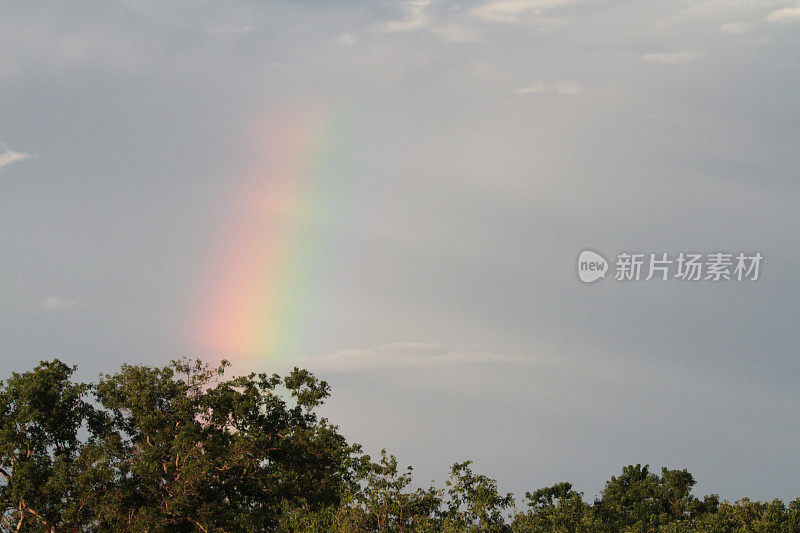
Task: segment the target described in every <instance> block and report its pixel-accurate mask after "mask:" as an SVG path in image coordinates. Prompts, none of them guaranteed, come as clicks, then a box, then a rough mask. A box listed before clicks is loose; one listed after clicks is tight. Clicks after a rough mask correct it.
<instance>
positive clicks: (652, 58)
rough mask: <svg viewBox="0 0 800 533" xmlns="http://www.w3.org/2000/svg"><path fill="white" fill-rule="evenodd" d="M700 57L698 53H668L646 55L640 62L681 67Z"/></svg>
mask: <svg viewBox="0 0 800 533" xmlns="http://www.w3.org/2000/svg"><path fill="white" fill-rule="evenodd" d="M698 57H700V54H699V53H697V52H667V53H656V54H645V55H643V56H642V57H641V58H640V61H644V62H645V63H662V64H665V65H680V64H683V63H688V62H689V61H691V60H693V59H697V58H698Z"/></svg>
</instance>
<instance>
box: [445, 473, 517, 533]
mask: <svg viewBox="0 0 800 533" xmlns="http://www.w3.org/2000/svg"><path fill="white" fill-rule="evenodd" d="M471 464H472V461H465V462H463V463H455V464H454V465H453V467H452V468H451V469H450V480H449V481H447V482H446V485H447V486H448V487H449V489H448V490H447V493H448V494H449V496H450V501H449V502H448V509H447V512H446V520H445V530H451V531H491V532H503V531H510V528H509V526H508V525H507V524H506V523H505V518H504V516H503V511H504V510H505V509H508V508H510V507H513V505H514V496H513V494H511V493H510V492H509V493H508V494H506V495H501V494H500V493H499V492H498V490H497V482H496V481H495V480H494V479H490V478H488V477H486V476H484V475H476V474H473V473H472V469H471V468H470V465H471Z"/></svg>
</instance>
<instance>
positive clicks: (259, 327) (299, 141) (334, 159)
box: [193, 104, 347, 362]
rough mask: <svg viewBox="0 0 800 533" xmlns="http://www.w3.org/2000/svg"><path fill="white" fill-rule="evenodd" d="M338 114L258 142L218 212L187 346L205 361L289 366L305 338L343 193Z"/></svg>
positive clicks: (311, 113) (303, 113)
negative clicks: (286, 361) (268, 361)
mask: <svg viewBox="0 0 800 533" xmlns="http://www.w3.org/2000/svg"><path fill="white" fill-rule="evenodd" d="M341 115H342V114H341V113H335V112H332V111H330V110H329V109H326V108H324V107H323V106H321V105H309V104H306V105H304V106H302V107H299V108H298V109H294V110H292V111H289V112H283V113H282V114H273V115H272V116H271V117H270V118H269V119H268V120H266V121H264V122H263V123H262V124H261V125H260V126H259V127H258V128H256V130H257V131H256V133H255V135H254V138H255V139H256V141H255V143H254V144H255V147H254V152H255V153H256V154H257V155H256V156H255V158H254V162H253V163H252V169H251V170H249V171H248V172H247V173H246V174H247V177H246V178H245V179H244V180H242V181H241V183H240V184H239V186H238V187H237V188H236V190H235V191H234V192H233V194H232V195H231V196H230V198H229V200H227V201H225V202H224V203H225V204H227V205H225V206H224V212H225V213H226V216H227V217H228V221H227V222H226V223H224V225H223V227H224V229H223V230H222V231H220V232H218V235H217V240H218V242H217V244H216V245H215V246H214V247H213V248H214V249H215V251H214V252H213V257H214V259H213V260H212V264H213V266H212V268H210V269H209V271H208V273H207V280H206V282H205V283H204V285H203V289H202V290H201V298H200V305H199V306H198V307H199V309H200V316H199V317H198V319H197V320H196V324H197V327H196V331H195V332H194V333H193V336H194V337H195V338H196V340H197V341H198V343H199V345H200V348H201V351H202V352H205V353H209V354H213V356H215V357H225V358H228V359H232V360H234V361H240V362H252V361H254V360H255V361H257V360H261V359H264V358H273V357H294V356H296V355H298V353H297V352H298V350H299V349H300V344H302V343H303V342H306V341H307V340H308V339H309V337H310V336H311V335H312V334H313V333H315V332H310V331H307V329H308V328H307V323H308V318H309V317H308V314H309V312H310V307H311V297H312V294H313V292H314V287H315V286H317V285H318V282H319V277H320V274H321V271H322V267H323V265H321V259H322V256H323V255H324V252H325V250H324V248H325V243H326V242H327V241H328V239H327V237H328V236H329V235H328V233H329V232H330V231H332V224H331V222H332V220H333V218H334V217H335V215H336V211H337V204H338V200H337V199H338V198H341V195H342V194H344V193H345V191H344V187H343V186H342V181H343V180H344V178H345V177H346V174H345V171H344V170H345V167H346V164H347V160H346V155H345V154H344V150H342V148H341V143H342V141H341V139H342V138H343V137H345V135H343V132H342V128H341V120H340V118H341Z"/></svg>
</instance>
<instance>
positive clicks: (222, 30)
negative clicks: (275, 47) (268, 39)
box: [211, 24, 255, 35]
mask: <svg viewBox="0 0 800 533" xmlns="http://www.w3.org/2000/svg"><path fill="white" fill-rule="evenodd" d="M254 29H255V26H253V25H252V24H248V25H241V24H225V25H223V26H219V27H218V28H214V29H212V30H211V33H215V34H219V35H243V34H246V33H250V32H252V31H253V30H254Z"/></svg>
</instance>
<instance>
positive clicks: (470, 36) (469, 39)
mask: <svg viewBox="0 0 800 533" xmlns="http://www.w3.org/2000/svg"><path fill="white" fill-rule="evenodd" d="M431 33H432V34H434V35H435V36H437V37H439V38H440V39H441V40H443V41H444V42H447V43H474V42H477V41H480V40H481V38H480V36H479V35H478V34H477V33H476V32H474V31H472V30H470V29H468V28H465V27H463V26H460V25H458V24H448V25H446V26H441V27H438V28H433V29H431Z"/></svg>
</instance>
